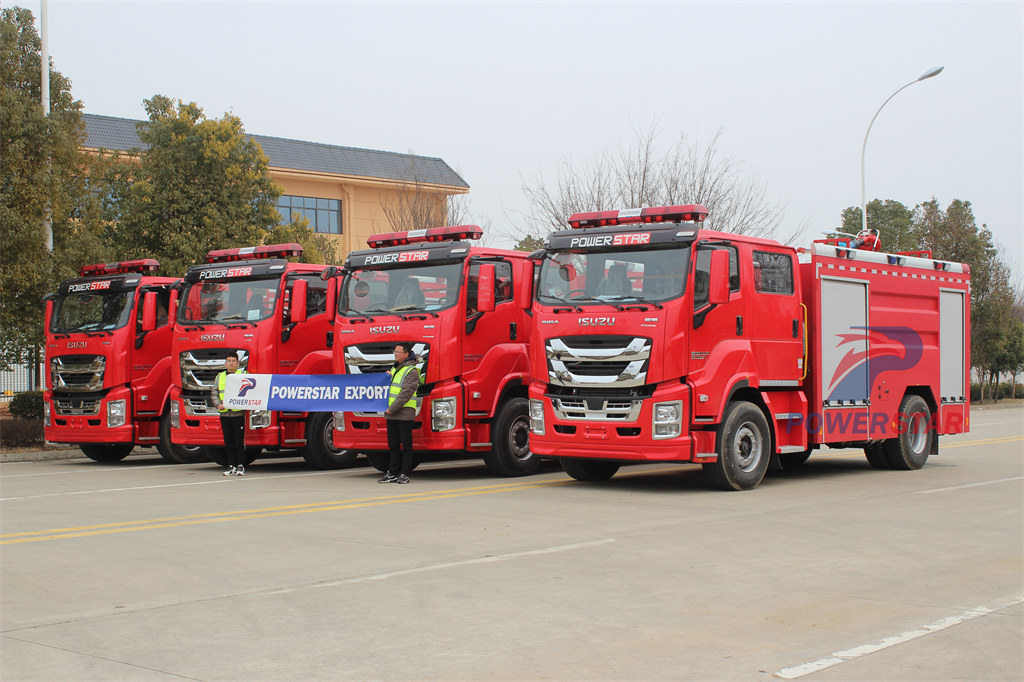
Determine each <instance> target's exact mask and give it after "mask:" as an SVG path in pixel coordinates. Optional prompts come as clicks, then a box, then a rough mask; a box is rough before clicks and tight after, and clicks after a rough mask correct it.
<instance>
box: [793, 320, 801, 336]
mask: <svg viewBox="0 0 1024 682" xmlns="http://www.w3.org/2000/svg"><path fill="white" fill-rule="evenodd" d="M793 338H794V339H799V338H800V323H799V322H798V321H797V320H793Z"/></svg>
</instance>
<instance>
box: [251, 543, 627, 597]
mask: <svg viewBox="0 0 1024 682" xmlns="http://www.w3.org/2000/svg"><path fill="white" fill-rule="evenodd" d="M612 542H615V538H605V539H604V540H591V541H589V542H577V543H574V544H571V545H558V546H557V547H546V548H544V549H530V550H526V551H524V552H511V553H509V554H495V555H491V556H484V557H479V558H476V559H466V560H465V561H452V562H448V563H444V564H431V565H429V566H418V567H416V568H407V569H404V570H401V571H390V572H388V573H375V574H373V575H363V576H358V577H355V578H345V579H343V580H329V581H326V582H322V583H315V584H313V585H302V586H300V587H287V588H284V589H281V590H273V591H271V592H267V593H266V594H286V593H288V592H295V591H297V590H304V589H308V588H311V587H336V586H338V585H350V584H353V583H365V582H370V581H373V580H387V579H388V578H395V577H398V576H401V575H409V574H412V573H426V572H428V571H440V570H442V569H445V568H457V567H459V566H473V565H476V564H489V563H493V562H495V561H507V560H508V559H518V558H521V557H528V556H538V555H541V554H555V553H557V552H568V551H571V550H574V549H584V548H586V547H597V546H598V545H607V544H609V543H612Z"/></svg>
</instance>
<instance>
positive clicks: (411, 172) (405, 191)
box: [377, 152, 469, 232]
mask: <svg viewBox="0 0 1024 682" xmlns="http://www.w3.org/2000/svg"><path fill="white" fill-rule="evenodd" d="M410 155H411V152H410ZM407 177H408V178H409V179H408V180H404V181H401V182H397V183H395V184H394V185H393V189H392V190H391V191H390V192H388V193H381V194H378V195H377V196H378V200H379V201H380V206H381V210H383V211H384V216H385V217H386V218H387V219H388V222H389V223H391V228H392V229H393V230H395V231H399V232H401V231H406V230H425V229H429V228H431V227H442V226H444V225H459V224H462V223H463V222H464V221H465V220H467V219H468V215H469V207H468V202H467V200H466V198H465V196H464V195H458V194H454V195H453V194H450V191H445V189H444V188H441V187H439V186H438V185H436V184H433V183H429V182H426V181H425V180H423V179H422V174H421V173H418V172H417V168H416V159H415V157H413V158H412V159H411V160H410V166H409V169H408V173H407Z"/></svg>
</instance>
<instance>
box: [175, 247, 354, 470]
mask: <svg viewBox="0 0 1024 682" xmlns="http://www.w3.org/2000/svg"><path fill="white" fill-rule="evenodd" d="M301 254H302V247H301V246H299V245H298V244H274V245H270V246H258V247H248V248H242V249H221V250H215V251H210V253H209V254H207V257H206V263H205V264H203V265H193V266H192V267H190V268H189V269H188V272H187V273H186V274H185V277H184V278H183V280H182V283H181V292H180V296H179V295H178V292H175V294H174V296H173V297H172V299H171V301H172V309H174V310H176V313H172V315H173V316H174V319H175V325H174V340H173V344H172V347H171V352H172V354H173V358H174V360H175V363H176V365H177V368H176V371H175V372H174V388H173V389H172V391H171V412H170V414H171V418H170V421H171V438H172V440H173V441H174V442H175V443H186V444H189V445H201V446H204V449H205V450H206V452H207V455H208V456H209V457H210V459H212V460H213V461H215V462H217V463H223V462H224V459H225V457H224V449H223V444H224V439H223V436H222V434H221V429H220V420H219V414H218V412H217V410H216V409H215V408H214V407H213V406H211V405H210V401H209V394H210V388H211V387H212V386H213V385H214V382H215V381H216V378H217V375H218V374H219V373H220V372H221V371H222V370H223V369H224V357H225V354H226V353H227V352H229V351H237V352H238V355H239V367H241V368H242V369H245V370H246V371H247V372H249V373H250V374H329V373H330V371H331V352H330V350H329V349H328V345H327V343H328V342H327V336H328V332H329V331H330V322H328V315H327V282H325V281H324V280H323V279H322V278H321V276H320V274H321V272H322V271H323V270H324V269H325V267H326V266H324V265H311V264H306V263H292V262H289V261H288V260H286V259H287V258H288V257H291V256H298V255H301ZM179 299H180V300H179ZM332 421H333V415H332V414H331V413H324V412H317V413H307V412H269V411H253V412H248V413H247V416H246V427H245V444H246V448H247V450H248V452H249V460H250V461H251V460H252V459H255V457H256V456H257V455H258V454H259V452H260V451H261V450H270V451H278V450H298V454H300V455H301V456H302V457H303V458H305V460H306V461H307V462H309V463H310V464H312V465H314V466H317V467H322V468H335V467H343V466H348V465H349V464H351V463H352V461H353V460H354V459H355V457H356V455H355V454H350V453H346V452H345V451H343V450H338V449H336V448H334V447H333V446H332V445H331V430H332Z"/></svg>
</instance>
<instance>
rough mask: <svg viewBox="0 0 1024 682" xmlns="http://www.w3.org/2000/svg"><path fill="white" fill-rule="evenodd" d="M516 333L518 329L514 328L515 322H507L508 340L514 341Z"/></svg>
mask: <svg viewBox="0 0 1024 682" xmlns="http://www.w3.org/2000/svg"><path fill="white" fill-rule="evenodd" d="M517 334H518V330H517V329H516V323H515V322H509V324H508V338H509V340H510V341H515V340H516V335H517Z"/></svg>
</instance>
